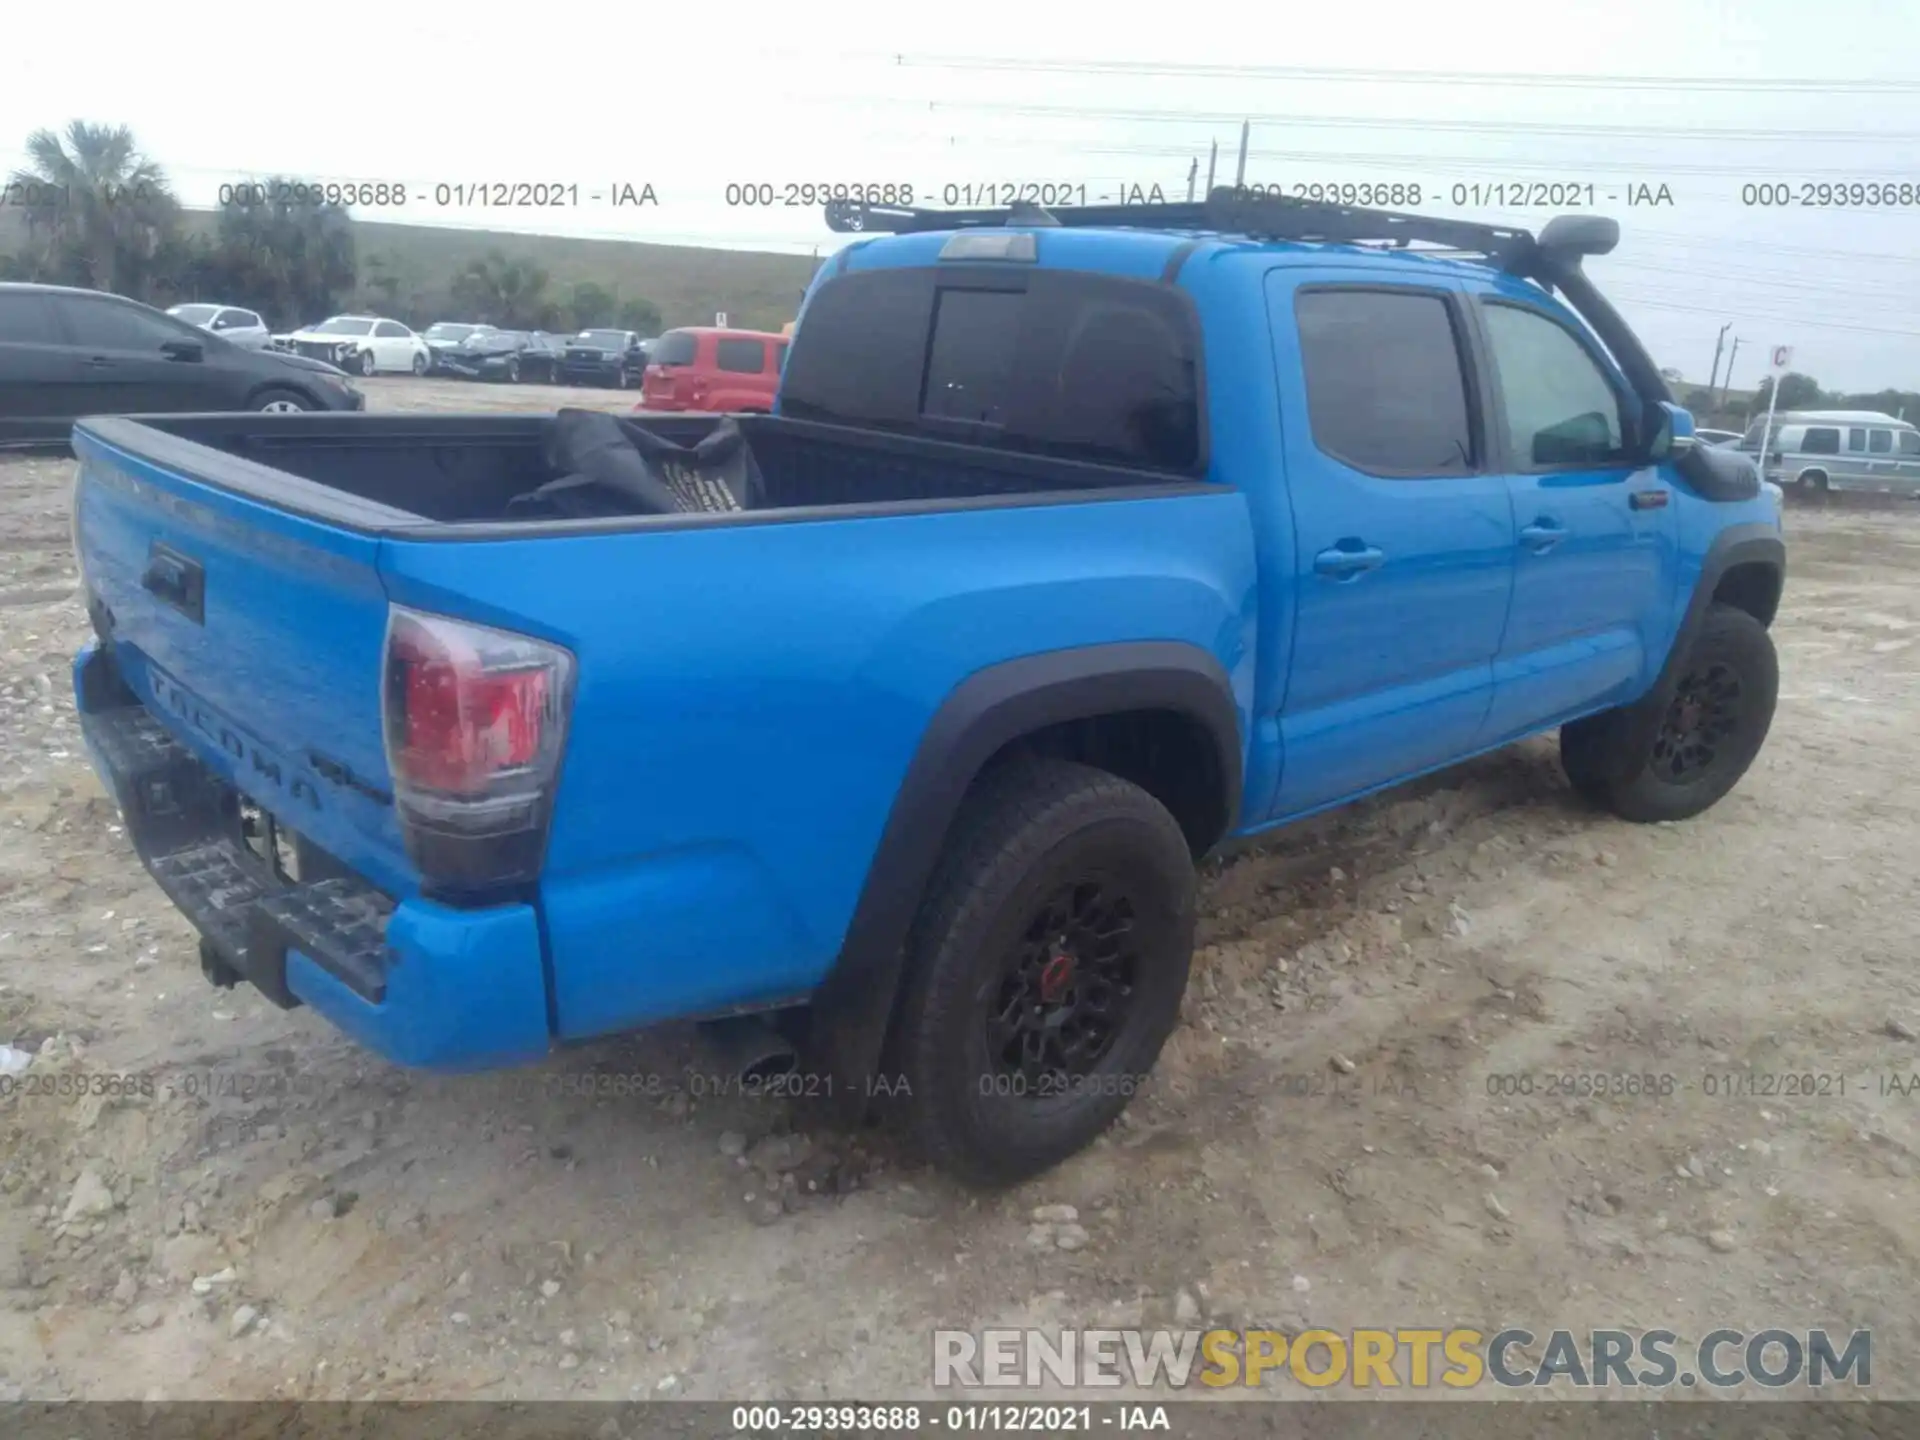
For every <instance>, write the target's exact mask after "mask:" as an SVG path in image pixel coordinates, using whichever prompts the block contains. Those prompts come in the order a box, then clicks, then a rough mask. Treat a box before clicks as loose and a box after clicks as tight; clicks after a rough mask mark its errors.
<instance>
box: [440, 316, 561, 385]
mask: <svg viewBox="0 0 1920 1440" xmlns="http://www.w3.org/2000/svg"><path fill="white" fill-rule="evenodd" d="M551 339H552V337H550V336H546V335H539V336H536V335H532V334H529V333H528V332H526V331H524V330H494V329H491V328H488V329H483V330H478V331H476V332H474V333H473V334H471V335H469V336H467V338H466V339H465V340H463V341H461V342H460V344H458V345H456V346H453V347H452V348H451V349H444V350H441V351H440V352H438V360H437V362H436V363H437V368H438V369H440V370H443V371H445V372H446V373H447V374H449V375H463V376H465V377H466V378H467V379H469V380H504V381H506V382H507V383H509V384H515V385H517V384H519V383H520V382H521V381H522V380H540V381H549V380H551V379H552V378H553V375H554V368H555V365H556V363H557V361H558V360H559V351H558V349H557V348H554V347H553V346H551V345H550V344H549V343H547V342H550V341H551Z"/></svg>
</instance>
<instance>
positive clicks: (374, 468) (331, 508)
mask: <svg viewBox="0 0 1920 1440" xmlns="http://www.w3.org/2000/svg"><path fill="white" fill-rule="evenodd" d="M623 418H626V417H623ZM632 418H633V420H634V423H635V424H637V425H639V426H641V427H642V428H644V429H647V430H649V431H651V432H653V433H654V434H657V435H659V436H661V437H662V438H664V439H668V440H671V441H673V442H675V443H677V444H682V445H691V444H694V443H697V442H698V441H699V440H700V439H701V438H703V437H704V436H705V435H707V434H708V433H709V432H710V431H711V430H712V429H713V428H714V427H715V426H716V425H718V424H720V423H721V421H722V420H723V419H724V418H726V417H722V416H716V415H694V416H684V417H682V416H640V417H632ZM733 418H734V419H735V420H736V421H737V423H739V425H740V427H741V429H742V430H743V432H744V433H745V435H746V437H747V443H748V447H749V448H750V450H751V451H752V453H753V458H754V461H755V463H756V464H757V465H758V467H759V469H760V472H761V476H762V479H763V482H764V486H765V494H766V500H765V503H764V504H763V505H761V506H759V507H756V509H755V511H753V512H751V513H748V514H745V515H740V514H679V515H640V514H635V515H632V516H628V517H619V518H616V519H614V520H613V521H611V522H610V521H607V520H569V519H553V518H545V517H526V516H524V515H522V514H520V513H518V512H513V513H512V514H511V515H510V512H509V509H508V506H509V503H510V502H511V501H512V500H513V499H514V498H515V497H516V496H520V495H524V494H527V493H528V492H530V491H533V490H535V489H537V488H538V487H539V486H540V485H542V484H544V483H546V482H547V481H550V480H553V479H556V478H558V475H557V473H556V472H555V471H554V470H553V469H552V468H551V466H550V465H549V464H548V462H547V460H546V457H545V454H544V450H543V441H544V439H545V437H546V434H547V427H548V426H549V425H550V423H551V421H550V418H549V417H547V416H543V415H344V414H342V415H334V414H303V415H184V416H180V415H169V416H136V417H129V418H109V419H93V420H86V421H83V422H81V423H82V426H83V427H84V428H85V430H87V431H88V432H89V433H91V434H92V435H93V436H95V437H97V438H98V439H99V440H102V441H105V442H106V443H107V444H109V445H112V446H115V447H116V448H122V449H126V450H129V451H131V452H132V453H134V454H137V455H141V456H144V457H146V458H148V459H151V460H154V461H157V462H159V463H161V464H163V465H165V466H166V467H167V468H169V469H171V470H175V471H179V472H183V473H186V474H190V475H193V476H194V477H196V478H197V479H200V480H204V481H206V482H209V483H212V484H214V485H217V486H219V487H220V488H222V489H226V490H232V491H235V492H238V493H241V494H256V495H259V496H261V498H264V499H267V500H269V501H270V502H271V503H273V504H275V505H278V506H282V507H284V508H287V509H291V510H294V511H296V512H299V513H305V514H310V515H314V516H315V517H317V518H324V519H327V520H330V521H333V522H335V523H344V524H347V525H349V526H350V527H351V528H354V529H359V530H368V531H373V532H376V533H378V532H386V531H394V530H401V531H406V532H408V533H411V534H418V533H420V531H421V530H422V528H423V526H424V527H428V528H431V527H441V526H448V527H460V528H461V529H463V530H465V529H468V528H471V529H473V530H474V532H475V533H476V536H477V535H478V534H481V533H484V534H487V535H499V534H502V533H513V534H526V533H527V532H528V531H530V530H539V529H544V528H549V527H556V528H564V529H569V530H577V529H579V528H581V527H583V526H584V527H590V528H606V527H607V526H608V525H609V524H612V525H615V526H621V527H624V526H627V525H646V526H649V527H653V526H674V527H680V526H686V525H701V524H713V523H729V522H730V523H736V524H737V523H740V522H741V521H743V520H744V521H748V522H751V521H753V520H754V519H755V518H756V517H758V518H762V519H765V518H771V516H772V515H777V516H778V518H780V519H799V518H805V515H806V513H807V512H827V513H832V514H835V515H844V514H845V512H846V510H847V508H848V507H861V508H867V507H878V508H880V509H882V510H884V511H887V512H897V511H899V510H902V509H907V510H912V509H920V508H937V509H950V508H963V507H970V506H975V505H982V504H985V505H1004V504H1007V503H1017V502H1019V501H1021V500H1035V499H1052V498H1056V497H1057V498H1062V499H1064V498H1082V499H1085V498H1091V497H1090V496H1089V493H1088V492H1102V491H1110V492H1124V493H1126V494H1127V495H1129V496H1132V495H1135V494H1138V493H1141V492H1151V491H1165V490H1166V489H1168V488H1169V482H1170V477H1169V476H1167V475H1165V474H1163V473H1156V472H1151V471H1143V470H1134V469H1129V468H1125V467H1121V466H1112V465H1101V464H1093V463H1088V462H1086V461H1080V460H1069V459H1063V458H1057V457H1052V456H1044V455H1029V454H1022V453H1018V452H1013V451H997V450H991V449H985V448H982V447H980V446H977V445H960V444H954V443H951V442H948V441H943V440H936V439H929V438H925V437H922V436H911V435H892V434H887V433H881V432H875V431H872V430H855V429H850V428H845V427H841V426H835V425H824V424H818V423H815V422H811V421H801V420H790V419H786V418H783V417H781V416H775V415H743V416H737V417H733ZM289 480H291V481H292V482H293V483H287V482H288V481H289ZM1172 483H1173V485H1174V487H1175V488H1178V489H1182V490H1188V489H1191V488H1192V482H1190V481H1188V482H1182V481H1178V480H1174V481H1173V482H1172ZM770 512H771V513H770Z"/></svg>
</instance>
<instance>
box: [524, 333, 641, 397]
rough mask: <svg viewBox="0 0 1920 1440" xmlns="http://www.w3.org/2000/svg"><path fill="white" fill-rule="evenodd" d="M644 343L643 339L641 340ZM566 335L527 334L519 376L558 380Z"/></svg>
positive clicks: (547, 381) (549, 381) (545, 382)
mask: <svg viewBox="0 0 1920 1440" xmlns="http://www.w3.org/2000/svg"><path fill="white" fill-rule="evenodd" d="M641 343H642V344H645V343H646V342H645V341H642V342H641ZM566 350H567V337H566V336H564V335H549V334H548V333H547V332H546V331H545V330H535V331H533V332H532V333H530V334H529V335H528V336H527V348H526V349H525V350H523V351H521V352H520V378H521V379H523V380H529V381H535V380H537V381H539V382H540V383H541V384H542V385H554V384H558V383H559V381H560V361H561V358H562V357H563V356H564V355H565V354H566Z"/></svg>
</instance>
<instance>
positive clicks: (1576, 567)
mask: <svg viewBox="0 0 1920 1440" xmlns="http://www.w3.org/2000/svg"><path fill="white" fill-rule="evenodd" d="M1472 288H1473V290H1474V295H1473V301H1474V318H1475V321H1476V323H1477V324H1478V326H1479V328H1480V334H1481V339H1482V342H1483V344H1484V347H1485V350H1486V354H1487V357H1488V360H1487V371H1488V380H1489V384H1488V390H1489V397H1488V398H1489V401H1490V409H1491V412H1492V417H1493V442H1494V444H1493V451H1494V454H1495V456H1496V457H1497V461H1496V463H1497V464H1498V465H1499V466H1500V467H1501V469H1502V470H1503V471H1504V472H1505V483H1506V485H1507V487H1508V489H1509V491H1510V493H1511V495H1512V500H1513V514H1514V520H1515V523H1516V526H1517V536H1518V541H1519V544H1518V548H1517V552H1516V555H1515V568H1514V577H1513V601H1512V605H1511V607H1510V609H1509V611H1508V614H1507V621H1506V626H1505V634H1504V638H1503V640H1502V642H1501V645H1500V653H1499V657H1498V659H1497V660H1496V661H1495V665H1494V695H1493V708H1492V710H1491V711H1490V712H1489V714H1488V716H1487V723H1486V727H1485V731H1484V733H1483V735H1482V737H1481V738H1482V740H1483V741H1484V742H1485V743H1487V744H1499V743H1501V742H1503V741H1505V740H1509V739H1514V738H1517V737H1518V736H1521V735H1524V734H1527V733H1529V732H1531V731H1535V730H1540V729H1544V728H1546V727H1548V726H1551V725H1555V724H1558V723H1560V722H1562V721H1564V720H1570V719H1573V718H1575V717H1577V716H1579V715H1583V714H1586V713H1588V712H1591V711H1594V710H1599V709H1603V708H1605V707H1607V706H1610V705H1614V704H1618V703H1621V702H1622V701H1625V700H1629V699H1632V698H1634V697H1635V696H1637V695H1638V694H1639V693H1640V692H1641V691H1642V690H1643V689H1644V688H1645V687H1646V685H1647V684H1649V683H1650V682H1651V681H1652V679H1653V677H1654V675H1655V674H1656V673H1657V672H1658V670H1659V666H1660V661H1661V660H1662V659H1663V658H1664V647H1665V643H1666V638H1667V637H1666V634H1665V631H1666V629H1667V624H1668V621H1669V620H1670V618H1671V609H1672V607H1671V604H1670V601H1671V599H1672V595H1673V587H1674V585H1675V583H1676V567H1675V560H1674V506H1675V503H1676V492H1675V487H1674V483H1673V479H1672V477H1671V476H1670V475H1669V474H1667V473H1663V468H1662V467H1659V466H1653V465H1647V464H1643V463H1641V462H1640V461H1639V460H1637V459H1635V458H1634V457H1633V456H1632V454H1631V453H1630V447H1631V446H1632V444H1633V443H1634V441H1633V437H1632V434H1631V424H1630V420H1629V417H1630V416H1631V415H1632V414H1633V413H1634V406H1635V403H1636V402H1634V401H1632V400H1631V398H1630V391H1629V390H1628V387H1627V382H1626V380H1625V379H1624V378H1623V377H1622V376H1620V374H1619V373H1618V372H1617V371H1616V370H1615V369H1614V367H1613V366H1612V364H1611V363H1610V362H1609V361H1608V360H1607V359H1606V357H1605V355H1604V353H1603V352H1602V351H1601V350H1600V348H1599V346H1598V344H1597V342H1595V341H1594V340H1593V339H1592V338H1591V337H1590V336H1589V335H1588V334H1587V333H1586V331H1585V330H1584V329H1583V328H1581V327H1579V326H1578V324H1577V322H1576V321H1575V320H1574V319H1573V318H1572V317H1571V316H1570V315H1566V314H1563V313H1561V312H1560V311H1559V309H1558V307H1554V306H1551V305H1549V304H1548V303H1546V300H1545V297H1544V296H1542V295H1539V292H1537V291H1532V290H1530V289H1528V288H1526V287H1522V286H1520V285H1518V284H1517V283H1515V284H1513V285H1512V286H1511V287H1510V288H1509V287H1507V286H1504V285H1496V284H1495V283H1493V282H1489V283H1487V284H1486V285H1479V284H1476V285H1474V286H1473V287H1472Z"/></svg>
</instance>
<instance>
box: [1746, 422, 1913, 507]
mask: <svg viewBox="0 0 1920 1440" xmlns="http://www.w3.org/2000/svg"><path fill="white" fill-rule="evenodd" d="M1766 429H1767V421H1766V419H1765V417H1764V416H1763V417H1762V418H1761V419H1759V420H1756V421H1754V422H1753V424H1751V425H1749V426H1748V427H1747V433H1746V434H1745V435H1743V436H1741V437H1740V449H1741V450H1743V451H1745V452H1746V453H1748V454H1750V455H1753V456H1755V457H1758V455H1759V453H1760V444H1761V441H1762V440H1763V439H1765V438H1766V436H1765V432H1766ZM1767 449H1768V451H1769V452H1770V453H1769V454H1768V456H1767V459H1766V465H1765V467H1764V468H1765V470H1766V475H1767V478H1768V479H1769V480H1773V481H1777V482H1778V483H1780V484H1784V485H1793V486H1795V487H1796V488H1797V489H1799V490H1801V491H1804V492H1806V493H1809V494H1814V495H1824V494H1826V493H1827V492H1828V491H1830V490H1880V491H1888V492H1892V493H1896V494H1902V495H1920V431H1916V430H1915V429H1914V427H1913V426H1912V425H1910V424H1908V423H1907V422H1906V421H1905V420H1900V419H1896V418H1895V417H1894V416H1892V415H1888V414H1885V413H1883V412H1881V411H1878V410H1786V411H1782V412H1781V413H1779V414H1777V415H1775V416H1774V417H1773V436H1772V438H1771V439H1770V440H1767Z"/></svg>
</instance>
